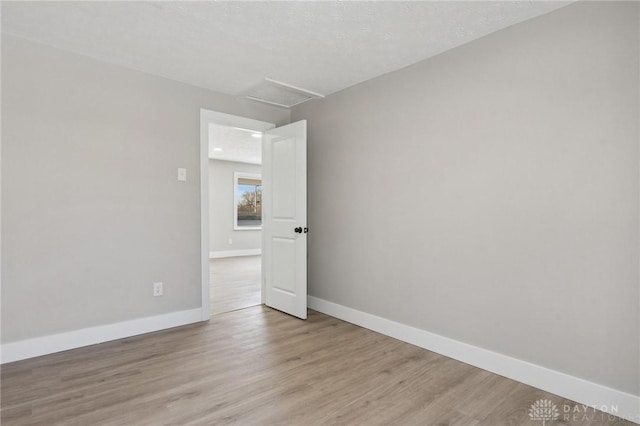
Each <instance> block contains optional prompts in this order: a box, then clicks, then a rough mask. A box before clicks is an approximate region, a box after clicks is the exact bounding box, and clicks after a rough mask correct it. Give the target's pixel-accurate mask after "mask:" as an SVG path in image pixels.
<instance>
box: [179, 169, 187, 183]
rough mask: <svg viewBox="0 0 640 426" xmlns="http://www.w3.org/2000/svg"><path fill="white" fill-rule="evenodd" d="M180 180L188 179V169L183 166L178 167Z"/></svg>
mask: <svg viewBox="0 0 640 426" xmlns="http://www.w3.org/2000/svg"><path fill="white" fill-rule="evenodd" d="M178 180H179V181H181V182H186V181H187V169H185V168H182V167H181V168H179V169H178Z"/></svg>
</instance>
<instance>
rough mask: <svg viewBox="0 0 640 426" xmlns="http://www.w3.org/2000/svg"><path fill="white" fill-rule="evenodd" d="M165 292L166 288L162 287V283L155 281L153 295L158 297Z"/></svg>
mask: <svg viewBox="0 0 640 426" xmlns="http://www.w3.org/2000/svg"><path fill="white" fill-rule="evenodd" d="M163 294H164V289H163V288H162V283H153V296H154V297H158V296H162V295H163Z"/></svg>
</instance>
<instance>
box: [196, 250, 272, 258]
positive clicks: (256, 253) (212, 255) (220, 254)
mask: <svg viewBox="0 0 640 426" xmlns="http://www.w3.org/2000/svg"><path fill="white" fill-rule="evenodd" d="M261 254H262V249H246V250H226V251H210V252H209V259H220V258H222V257H237V256H260V255H261Z"/></svg>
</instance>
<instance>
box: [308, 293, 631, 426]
mask: <svg viewBox="0 0 640 426" xmlns="http://www.w3.org/2000/svg"><path fill="white" fill-rule="evenodd" d="M308 305H309V308H310V309H313V310H315V311H318V312H322V313H323V314H327V315H330V316H332V317H335V318H339V319H341V320H344V321H347V322H350V323H352V324H356V325H359V326H361V327H364V328H368V329H369V330H373V331H376V332H378V333H381V334H384V335H386V336H390V337H393V338H395V339H398V340H402V341H404V342H407V343H411V344H412V345H415V346H418V347H421V348H424V349H428V350H430V351H433V352H436V353H439V354H441V355H444V356H447V357H449V358H453V359H456V360H458V361H462V362H464V363H466V364H470V365H473V366H475V367H479V368H482V369H483V370H487V371H491V372H493V373H496V374H499V375H501V376H504V377H508V378H510V379H513V380H517V381H519V382H522V383H525V384H527V385H530V386H533V387H536V388H538V389H542V390H544V391H546V392H550V393H553V394H556V395H559V396H561V397H564V398H567V399H570V400H573V401H575V402H578V403H580V404H584V405H586V406H589V407H593V406H595V407H596V408H597V409H601V408H604V409H606V410H608V411H609V412H611V411H612V410H614V409H617V412H616V413H613V414H615V415H616V416H618V417H621V418H624V419H627V420H630V421H632V422H636V423H639V424H640V396H635V395H632V394H629V393H625V392H622V391H619V390H616V389H611V388H609V387H606V386H603V385H599V384H597V383H593V382H589V381H587V380H584V379H580V378H578V377H575V376H570V375H568V374H565V373H561V372H559V371H555V370H551V369H548V368H545V367H541V366H539V365H536V364H532V363H529V362H526V361H522V360H519V359H517V358H512V357H509V356H506V355H503V354H500V353H497V352H492V351H489V350H487V349H482V348H479V347H477V346H473V345H469V344H467V343H463V342H460V341H457V340H453V339H450V338H448V337H444V336H440V335H438V334H434V333H430V332H428V331H425V330H421V329H419V328H415V327H411V326H408V325H405V324H401V323H398V322H395V321H391V320H388V319H385V318H381V317H378V316H375V315H371V314H368V313H366V312H362V311H358V310H356V309H352V308H349V307H346V306H342V305H338V304H336V303H333V302H329V301H326V300H323V299H318V298H316V297H313V296H309V297H308ZM527 408H528V407H527ZM603 411H604V410H603Z"/></svg>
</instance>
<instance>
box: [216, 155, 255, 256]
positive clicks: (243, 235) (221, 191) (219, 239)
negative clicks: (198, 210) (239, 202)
mask: <svg viewBox="0 0 640 426" xmlns="http://www.w3.org/2000/svg"><path fill="white" fill-rule="evenodd" d="M235 172H245V173H258V174H261V173H262V166H260V165H256V164H246V163H237V162H235V161H221V160H209V194H210V196H209V250H210V251H213V252H215V251H229V250H251V249H260V248H262V231H260V230H245V231H235V230H234V229H233V223H234V221H233V191H234V189H233V187H234V177H233V174H234V173H235ZM229 238H231V239H232V240H233V244H232V245H229V242H228V241H229Z"/></svg>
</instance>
